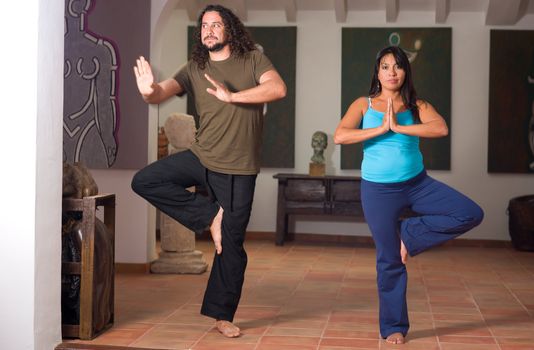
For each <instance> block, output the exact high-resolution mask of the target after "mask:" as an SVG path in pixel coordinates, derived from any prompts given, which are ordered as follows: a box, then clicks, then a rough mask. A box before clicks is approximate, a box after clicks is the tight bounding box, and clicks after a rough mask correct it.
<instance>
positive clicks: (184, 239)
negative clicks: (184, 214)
mask: <svg viewBox="0 0 534 350" xmlns="http://www.w3.org/2000/svg"><path fill="white" fill-rule="evenodd" d="M159 215H160V235H161V252H160V253H159V258H158V259H157V260H155V261H154V262H153V263H152V265H151V266H150V271H151V272H153V273H196V274H199V273H203V272H205V271H206V269H207V268H208V264H207V263H206V261H204V257H203V255H202V252H201V251H199V250H195V233H194V232H193V231H191V230H189V229H188V228H187V227H185V226H183V225H182V224H180V223H179V222H177V221H176V220H174V219H172V218H171V217H169V216H167V215H166V214H164V213H161V212H160V213H159Z"/></svg>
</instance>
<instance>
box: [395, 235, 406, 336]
mask: <svg viewBox="0 0 534 350" xmlns="http://www.w3.org/2000/svg"><path fill="white" fill-rule="evenodd" d="M400 255H401V260H402V263H403V264H406V262H407V261H408V249H406V246H405V245H404V242H403V241H402V240H401V251H400ZM395 334H396V333H395Z"/></svg>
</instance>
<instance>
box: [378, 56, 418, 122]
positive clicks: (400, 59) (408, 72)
mask: <svg viewBox="0 0 534 350" xmlns="http://www.w3.org/2000/svg"><path fill="white" fill-rule="evenodd" d="M388 54H392V55H393V57H395V62H396V63H397V65H398V66H399V67H400V68H402V69H403V70H404V73H405V76H404V83H403V84H402V86H401V89H400V94H401V96H402V101H403V102H404V106H405V107H406V109H409V110H410V111H411V112H412V114H413V117H414V121H415V122H416V123H420V122H421V119H420V118H419V108H418V107H417V93H416V92H415V88H414V86H413V79H412V69H411V67H410V61H409V60H408V56H406V53H405V52H404V51H403V50H402V49H401V48H400V47H398V46H388V47H386V48H384V49H382V50H380V52H378V54H377V55H376V62H375V68H374V72H373V78H372V79H371V87H370V88H369V96H370V97H375V96H377V95H378V94H380V92H382V85H381V84H380V81H379V80H378V70H379V69H380V62H381V61H382V58H383V57H384V56H386V55H388Z"/></svg>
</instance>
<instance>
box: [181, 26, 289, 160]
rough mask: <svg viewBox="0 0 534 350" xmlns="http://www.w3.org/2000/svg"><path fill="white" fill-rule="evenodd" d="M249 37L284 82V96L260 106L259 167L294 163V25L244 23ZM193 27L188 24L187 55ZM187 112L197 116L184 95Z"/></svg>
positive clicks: (191, 104) (189, 50) (190, 102)
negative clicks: (279, 25) (260, 146)
mask: <svg viewBox="0 0 534 350" xmlns="http://www.w3.org/2000/svg"><path fill="white" fill-rule="evenodd" d="M247 29H248V30H249V32H250V34H251V35H252V38H253V39H254V41H255V42H256V44H257V45H258V49H260V50H263V52H264V53H265V55H267V57H269V59H270V60H271V62H272V63H273V65H274V66H275V68H276V70H277V71H278V73H279V74H280V76H282V77H283V79H284V82H285V83H286V86H287V94H286V97H285V98H283V99H281V100H279V101H275V102H271V103H269V104H266V106H264V120H265V121H264V129H263V147H262V167H263V168H293V167H294V166H295V69H296V50H297V49H296V48H297V28H296V27H247ZM194 31H195V27H192V26H190V27H188V57H190V53H191V48H192V42H193V40H192V38H193V35H194ZM187 113H188V114H190V115H193V116H195V118H198V117H197V114H196V111H195V106H194V103H192V101H191V99H187Z"/></svg>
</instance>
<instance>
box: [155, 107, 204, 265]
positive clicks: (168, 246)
mask: <svg viewBox="0 0 534 350" xmlns="http://www.w3.org/2000/svg"><path fill="white" fill-rule="evenodd" d="M164 129H165V135H166V137H167V138H168V140H169V143H170V145H169V149H170V152H169V153H171V154H172V153H174V152H180V151H184V150H186V149H187V148H188V147H189V146H190V145H191V142H192V141H193V139H194V135H195V121H194V119H193V117H192V116H190V115H186V114H173V115H171V116H170V117H169V118H167V120H166V121H165V128H164ZM189 190H190V191H194V188H189ZM159 215H160V217H159V219H160V236H161V252H160V253H159V258H158V259H157V260H155V261H154V262H153V263H152V265H151V266H150V271H151V272H153V273H196V274H199V273H203V272H204V271H206V269H207V268H208V264H207V263H206V262H205V261H204V258H203V256H202V252H201V251H198V250H195V233H194V232H193V231H191V230H189V229H188V228H187V227H185V226H183V225H182V224H180V223H179V222H177V221H176V220H174V219H172V218H171V217H169V216H167V215H166V214H164V213H162V212H159Z"/></svg>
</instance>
